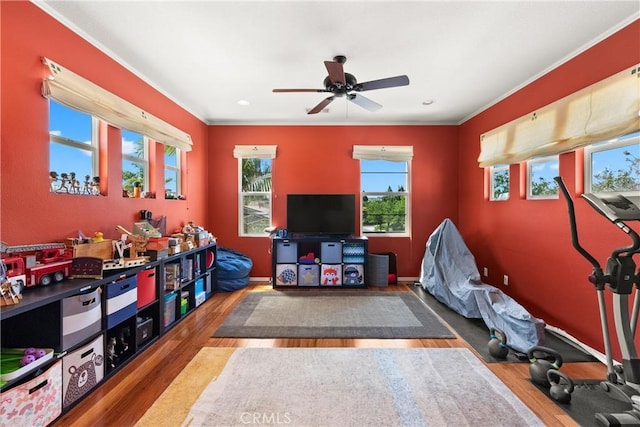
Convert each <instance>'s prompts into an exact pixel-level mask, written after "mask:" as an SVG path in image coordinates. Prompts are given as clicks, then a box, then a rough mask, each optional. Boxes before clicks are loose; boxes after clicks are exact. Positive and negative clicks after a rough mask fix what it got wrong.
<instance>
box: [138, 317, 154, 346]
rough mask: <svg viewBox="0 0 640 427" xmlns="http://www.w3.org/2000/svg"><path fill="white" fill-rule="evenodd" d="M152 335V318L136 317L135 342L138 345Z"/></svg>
mask: <svg viewBox="0 0 640 427" xmlns="http://www.w3.org/2000/svg"><path fill="white" fill-rule="evenodd" d="M151 337H153V318H152V317H148V318H145V319H143V318H142V317H138V318H137V319H136V344H137V346H138V347H140V346H141V345H142V344H144V343H145V342H147V341H149V340H150V339H151Z"/></svg>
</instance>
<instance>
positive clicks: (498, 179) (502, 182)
mask: <svg viewBox="0 0 640 427" xmlns="http://www.w3.org/2000/svg"><path fill="white" fill-rule="evenodd" d="M489 180H490V181H489V182H490V186H491V188H490V190H491V191H490V196H489V200H508V199H509V165H495V166H491V167H490V168H489Z"/></svg>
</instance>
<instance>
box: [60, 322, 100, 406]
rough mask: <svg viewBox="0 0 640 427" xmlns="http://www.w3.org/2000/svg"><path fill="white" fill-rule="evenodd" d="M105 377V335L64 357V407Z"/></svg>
mask: <svg viewBox="0 0 640 427" xmlns="http://www.w3.org/2000/svg"><path fill="white" fill-rule="evenodd" d="M103 377H104V342H103V336H102V335H100V336H99V337H98V338H96V339H95V340H93V341H92V342H91V343H89V344H87V345H85V346H83V347H80V348H78V349H77V350H75V351H73V352H71V353H69V354H67V355H66V356H64V357H63V358H62V399H63V400H62V408H63V409H64V408H66V407H68V406H69V405H71V404H72V403H73V402H75V401H76V400H78V399H80V398H81V397H82V396H84V395H85V394H87V393H88V392H89V391H91V389H92V388H94V387H95V386H96V385H97V384H98V383H99V382H100V381H102V378H103Z"/></svg>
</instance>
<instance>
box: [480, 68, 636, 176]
mask: <svg viewBox="0 0 640 427" xmlns="http://www.w3.org/2000/svg"><path fill="white" fill-rule="evenodd" d="M639 129H640V64H638V65H636V66H634V67H632V68H629V69H626V70H623V71H620V72H618V73H616V74H614V75H612V76H610V77H608V78H606V79H604V80H602V81H600V82H598V83H595V84H593V85H591V86H589V87H586V88H584V89H582V90H579V91H577V92H575V93H573V94H571V95H569V96H566V97H564V98H562V99H560V100H558V101H556V102H553V103H551V104H549V105H547V106H545V107H543V108H540V109H539V110H536V111H535V112H532V113H530V114H527V115H526V116H523V117H520V118H518V119H515V120H513V121H511V122H509V123H507V124H505V125H502V126H500V127H498V128H496V129H493V130H491V131H489V132H487V133H485V134H483V135H481V136H480V156H479V157H478V163H479V164H480V166H481V167H486V166H492V165H496V164H501V163H509V164H512V163H518V162H521V161H524V160H527V159H531V158H533V157H539V156H549V155H554V154H560V153H564V152H567V151H572V150H574V149H576V148H579V147H583V146H585V145H589V144H592V143H595V142H599V141H604V140H607V139H611V138H615V137H618V136H620V135H625V134H628V133H631V132H633V131H636V130H639Z"/></svg>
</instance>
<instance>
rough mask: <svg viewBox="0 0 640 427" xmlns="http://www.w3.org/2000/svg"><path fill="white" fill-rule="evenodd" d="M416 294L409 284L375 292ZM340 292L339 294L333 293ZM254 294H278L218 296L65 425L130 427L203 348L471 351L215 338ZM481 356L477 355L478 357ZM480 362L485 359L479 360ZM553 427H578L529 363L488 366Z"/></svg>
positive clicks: (443, 344) (570, 369)
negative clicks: (534, 380)
mask: <svg viewBox="0 0 640 427" xmlns="http://www.w3.org/2000/svg"><path fill="white" fill-rule="evenodd" d="M371 290H379V291H387V292H393V291H406V292H411V290H410V289H409V288H408V287H406V286H405V285H398V286H389V287H386V288H384V287H382V288H377V287H376V288H372V289H371ZM334 291H335V292H339V290H334ZM249 292H277V291H273V290H272V289H271V287H270V286H269V285H267V284H252V285H250V286H248V287H247V288H246V289H242V290H239V291H236V292H232V293H219V294H216V295H214V296H213V297H212V298H211V299H209V300H208V301H206V302H205V303H204V304H203V305H202V306H201V307H199V308H198V309H197V310H196V311H194V312H193V313H191V314H190V315H188V316H187V317H186V318H185V319H183V320H182V321H180V322H179V323H178V324H177V325H176V326H175V327H174V328H172V329H171V330H170V331H169V332H168V333H167V334H165V335H164V336H163V337H161V338H160V339H158V340H157V341H156V342H154V343H153V344H152V345H151V346H149V348H148V349H147V350H145V351H144V353H142V354H141V355H139V356H138V357H136V358H135V359H134V360H132V361H131V362H130V363H128V364H127V365H126V366H124V367H122V368H121V369H120V370H119V371H118V372H117V373H116V374H115V375H113V376H112V377H110V378H109V379H108V380H106V381H104V382H103V383H102V384H101V385H100V386H99V387H98V388H96V389H95V390H94V391H93V392H92V393H91V394H90V395H89V396H88V397H87V398H85V399H84V400H82V401H81V402H80V403H78V404H77V405H76V406H75V407H73V408H72V409H71V410H70V411H68V412H67V413H66V414H64V415H63V416H62V417H60V418H59V419H58V420H57V421H56V423H55V425H60V426H88V425H91V426H116V425H117V426H131V425H133V424H135V422H136V421H137V420H138V419H140V418H141V417H142V415H143V414H144V413H145V411H146V410H147V409H148V408H149V407H150V406H151V405H152V404H153V402H154V401H155V400H156V399H157V398H158V396H160V394H162V392H163V391H164V390H165V389H166V388H167V387H168V385H169V384H170V383H171V382H172V381H173V379H174V378H175V377H176V376H177V375H178V374H179V373H180V371H181V370H182V369H183V368H184V367H185V366H186V365H187V363H189V361H190V360H191V359H192V358H193V356H195V354H196V353H197V352H198V351H199V350H200V349H201V348H202V347H381V348H387V347H394V348H423V347H424V348H455V347H464V348H468V349H470V350H471V351H473V352H474V353H475V351H474V350H473V348H472V347H471V346H469V345H468V344H467V343H466V342H465V341H464V340H463V339H461V338H459V337H458V338H455V339H399V340H394V339H344V338H340V339H297V338H280V339H247V338H242V339H236V338H212V335H213V332H214V331H215V330H216V328H217V327H218V326H219V325H220V324H221V323H222V322H223V321H224V319H225V318H226V317H227V316H228V315H229V314H230V313H231V311H232V310H233V309H234V307H235V306H236V305H237V304H238V303H239V302H240V301H241V300H242V299H243V298H244V296H245V295H247V293H249ZM476 354H477V353H476ZM480 360H483V359H482V358H480ZM486 365H487V366H488V367H489V369H490V370H491V371H492V372H494V373H495V374H496V375H497V376H498V377H499V378H500V379H501V380H502V381H503V382H504V383H505V384H506V385H507V386H508V387H509V388H510V389H511V390H512V391H513V392H514V393H515V394H516V395H517V396H518V397H520V399H522V400H523V401H524V402H525V403H526V404H527V405H528V406H529V408H531V410H533V411H534V412H535V413H536V415H538V417H540V419H541V420H542V421H543V422H544V423H545V424H546V425H548V426H575V425H576V423H574V422H573V420H572V419H571V418H570V417H568V416H567V415H566V414H565V412H564V411H562V409H560V408H559V407H558V406H556V405H555V404H554V403H553V402H551V401H550V400H549V399H548V398H546V397H545V396H544V395H543V394H542V393H540V392H539V391H538V390H537V389H536V388H535V387H534V386H533V385H532V384H531V383H530V381H529V380H528V365H527V364H524V363H490V364H486ZM562 369H563V371H564V372H566V373H567V374H568V375H569V376H572V377H574V378H603V377H604V376H605V372H606V368H605V367H604V365H602V364H600V363H566V364H565V365H563V368H562Z"/></svg>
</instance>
